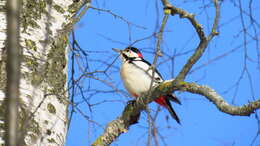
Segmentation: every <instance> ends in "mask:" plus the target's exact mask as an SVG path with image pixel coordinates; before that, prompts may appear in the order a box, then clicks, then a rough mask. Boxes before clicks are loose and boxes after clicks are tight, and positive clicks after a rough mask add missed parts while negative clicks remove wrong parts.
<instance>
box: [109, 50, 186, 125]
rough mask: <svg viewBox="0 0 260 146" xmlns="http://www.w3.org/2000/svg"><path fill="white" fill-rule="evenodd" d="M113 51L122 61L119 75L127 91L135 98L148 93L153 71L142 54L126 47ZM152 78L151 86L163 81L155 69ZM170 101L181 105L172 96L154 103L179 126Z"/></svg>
mask: <svg viewBox="0 0 260 146" xmlns="http://www.w3.org/2000/svg"><path fill="white" fill-rule="evenodd" d="M113 50H114V51H116V52H118V53H119V54H120V58H121V60H122V65H121V69H120V75H121V78H122V80H123V83H124V86H125V88H126V89H127V91H128V92H129V93H130V94H131V95H132V96H134V97H136V98H137V97H139V96H140V95H141V94H142V93H145V92H148V91H149V89H150V86H151V82H152V73H153V70H152V69H151V64H150V63H149V62H148V61H146V60H144V58H143V55H142V53H141V52H140V51H139V50H138V49H137V48H135V47H127V48H126V49H124V50H119V49H116V48H113ZM153 78H154V81H153V82H152V86H155V85H157V84H159V83H161V82H163V81H164V80H163V78H162V76H161V74H160V73H159V72H158V70H157V69H155V71H154V77H153ZM170 100H171V101H173V102H175V103H178V104H181V102H180V101H179V99H178V98H177V97H176V96H175V95H174V94H167V95H165V96H160V97H158V98H157V99H156V100H155V102H156V103H158V104H159V105H161V106H163V107H165V108H167V109H168V111H169V112H170V114H171V116H172V117H173V118H174V119H175V120H176V121H177V122H178V123H179V124H180V120H179V118H178V116H177V114H176V113H175V111H174V110H173V108H172V106H171V103H170Z"/></svg>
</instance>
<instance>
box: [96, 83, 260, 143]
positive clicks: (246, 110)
mask: <svg viewBox="0 0 260 146" xmlns="http://www.w3.org/2000/svg"><path fill="white" fill-rule="evenodd" d="M174 91H187V92H190V93H194V94H199V95H202V96H205V97H206V98H207V99H208V100H209V101H211V102H213V103H214V105H216V107H217V108H218V109H219V110H220V111H222V112H224V113H227V114H230V115H239V116H249V115H250V114H252V113H254V111H255V110H257V109H259V108H260V100H256V101H254V102H250V103H248V104H245V105H242V106H233V105H230V104H228V103H227V102H226V101H225V100H224V99H223V98H222V97H221V96H220V95H219V94H218V93H216V92H215V91H214V90H213V89H211V88H210V87H208V86H203V85H198V84H196V83H187V82H183V81H180V82H176V80H168V81H165V82H163V83H161V84H160V85H159V86H157V87H156V88H153V89H152V90H151V94H150V95H151V96H147V94H148V93H147V94H143V95H142V96H141V97H139V98H138V99H137V100H136V102H133V101H132V102H130V103H129V104H128V105H127V106H126V107H125V109H124V111H123V113H122V114H121V116H119V117H118V118H117V119H116V120H114V121H112V122H110V123H109V124H108V125H107V128H106V129H105V131H104V133H103V134H102V135H101V136H99V137H98V138H97V139H96V141H95V142H94V143H93V144H92V145H93V146H97V145H109V144H111V143H112V142H113V141H114V140H115V139H116V138H117V137H119V136H120V135H121V134H122V133H125V132H127V130H128V129H129V127H130V126H131V125H133V124H135V123H137V120H138V118H139V115H140V112H141V111H143V110H144V109H145V105H147V104H148V103H150V102H152V101H154V100H155V99H156V98H157V97H160V96H162V95H165V94H167V93H172V92H174Z"/></svg>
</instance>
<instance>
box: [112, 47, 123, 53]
mask: <svg viewBox="0 0 260 146" xmlns="http://www.w3.org/2000/svg"><path fill="white" fill-rule="evenodd" d="M112 50H114V51H115V52H117V53H120V54H121V53H122V50H120V49H117V48H112Z"/></svg>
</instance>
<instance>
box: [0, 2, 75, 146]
mask: <svg viewBox="0 0 260 146" xmlns="http://www.w3.org/2000/svg"><path fill="white" fill-rule="evenodd" d="M5 2H6V1H0V109H1V110H0V145H1V144H3V135H4V129H3V128H2V127H3V126H2V125H3V124H4V122H3V121H4V120H3V117H4V116H3V113H4V112H3V110H2V109H3V106H4V104H3V100H4V98H5V94H4V89H5V79H6V78H5V75H6V72H5V63H4V62H5V59H6V57H5V49H3V48H4V46H5V43H4V42H5V40H6V16H5V15H6V14H5V8H4V5H5ZM72 4H73V1H72V0H53V1H52V3H47V1H45V0H37V1H35V0H23V9H22V11H23V12H22V14H21V20H22V21H21V37H20V40H21V43H20V44H21V46H22V48H23V61H22V64H21V66H22V67H21V76H22V77H21V81H20V106H19V118H20V120H19V121H17V122H18V123H19V124H18V125H19V128H20V129H19V130H20V132H21V133H19V134H22V132H24V134H25V137H24V138H22V139H21V141H19V142H20V143H25V145H30V146H31V145H44V146H46V145H64V143H65V138H66V132H67V107H68V96H67V91H66V81H67V60H66V58H67V57H66V46H67V38H68V37H67V36H68V33H64V31H62V33H61V30H63V29H64V26H65V25H67V24H69V23H72V15H73V13H74V12H75V11H73V12H71V9H72V8H75V7H74V5H72ZM76 5H77V4H76ZM72 6H73V7H72ZM66 31H67V32H68V30H66Z"/></svg>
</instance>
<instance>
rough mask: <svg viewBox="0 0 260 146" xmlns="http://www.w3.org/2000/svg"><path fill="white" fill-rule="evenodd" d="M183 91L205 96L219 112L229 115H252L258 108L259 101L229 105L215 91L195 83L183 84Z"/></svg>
mask: <svg viewBox="0 0 260 146" xmlns="http://www.w3.org/2000/svg"><path fill="white" fill-rule="evenodd" d="M184 90H186V91H188V92H190V93H195V94H199V95H203V96H205V97H206V98H207V99H208V100H210V101H211V102H213V104H215V105H216V107H217V108H218V109H219V110H220V111H222V112H224V113H227V114H230V115H239V116H249V115H250V114H252V113H254V111H255V110H257V109H259V108H260V100H256V101H254V102H250V103H248V104H245V105H243V106H233V105H230V104H228V103H227V102H226V101H225V100H224V99H223V98H222V97H221V96H220V95H219V94H218V93H217V92H216V91H214V90H213V89H211V88H210V87H208V86H201V85H198V84H195V83H185V85H184Z"/></svg>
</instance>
